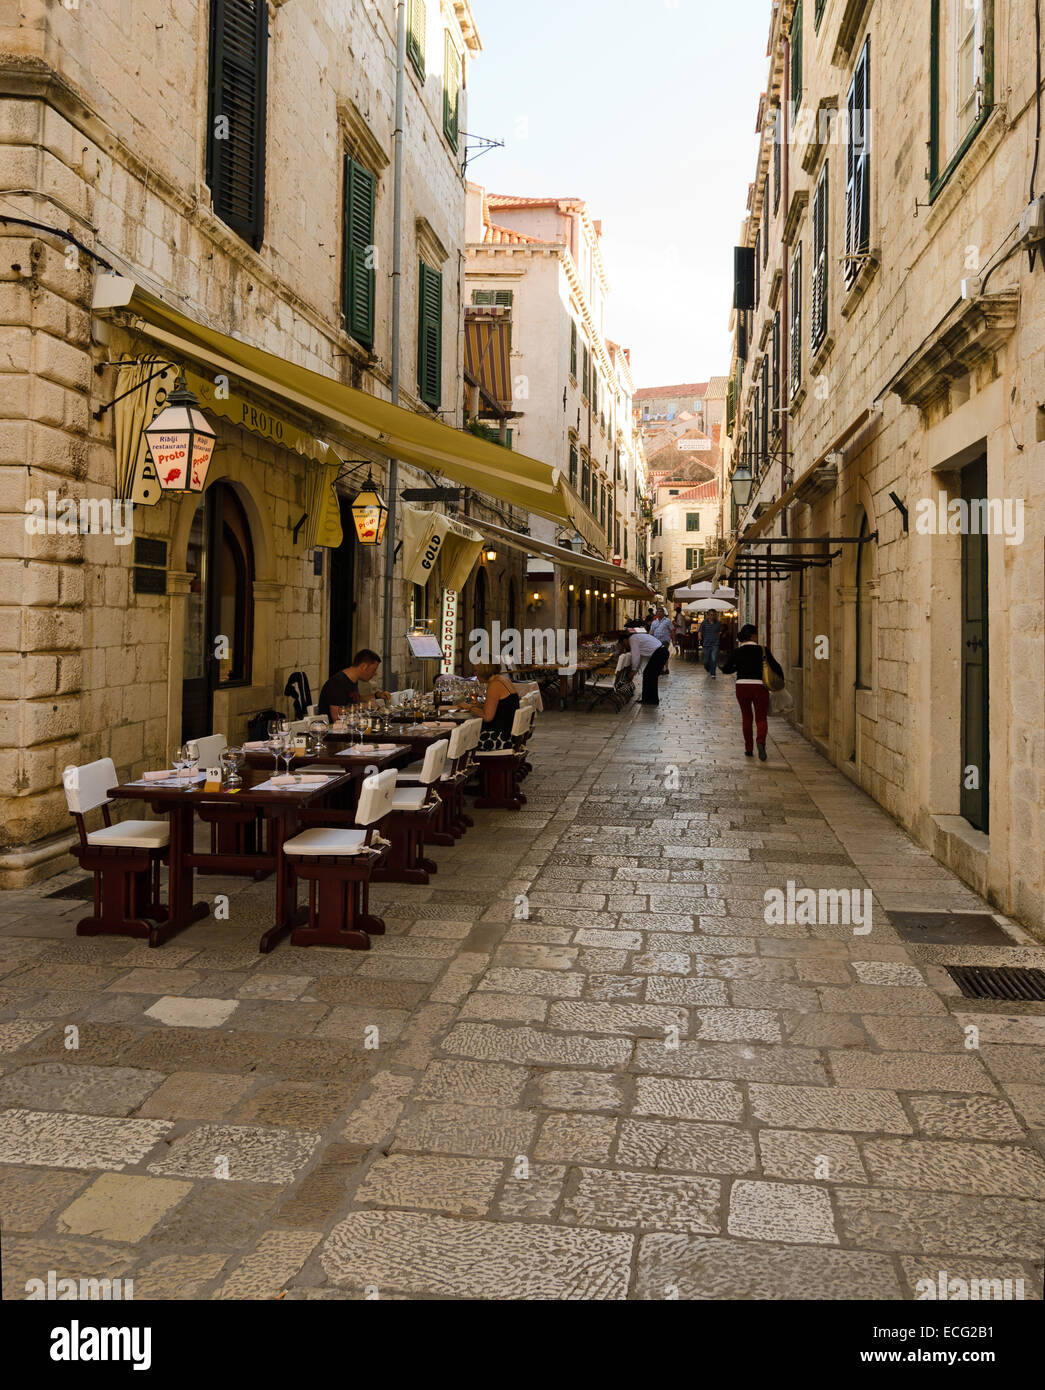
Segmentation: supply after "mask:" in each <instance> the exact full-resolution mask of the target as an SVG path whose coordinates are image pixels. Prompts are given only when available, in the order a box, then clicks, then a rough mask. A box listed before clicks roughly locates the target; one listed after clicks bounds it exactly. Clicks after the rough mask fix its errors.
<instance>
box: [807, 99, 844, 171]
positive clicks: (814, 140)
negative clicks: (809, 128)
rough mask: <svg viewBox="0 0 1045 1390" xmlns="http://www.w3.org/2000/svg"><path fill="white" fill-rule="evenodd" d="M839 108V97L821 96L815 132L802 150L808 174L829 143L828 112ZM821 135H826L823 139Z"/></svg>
mask: <svg viewBox="0 0 1045 1390" xmlns="http://www.w3.org/2000/svg"><path fill="white" fill-rule="evenodd" d="M837 110H838V97H837V95H836V96H826V97H821V98H820V104H819V106H818V107H817V108H816V114H815V117H814V125H813V134H812V135H811V136H810V139H809V143H808V144H807V145H806V147H805V149H804V150H803V151H802V168H803V169H804V170H805V171H806V173H807V174H811V173H812V172H813V170H814V169H815V168H816V166H817V164H818V163H819V162H820V154H821V152H822V150H823V148H824V146H825V145H826V144H827V139H826V137H827V134H828V121H829V116H828V112H831V111H837ZM821 136H823V137H825V138H824V139H821Z"/></svg>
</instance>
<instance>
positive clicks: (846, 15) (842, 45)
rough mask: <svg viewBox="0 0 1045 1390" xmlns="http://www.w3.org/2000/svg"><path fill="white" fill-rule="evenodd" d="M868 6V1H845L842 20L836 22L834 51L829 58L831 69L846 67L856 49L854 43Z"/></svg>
mask: <svg viewBox="0 0 1045 1390" xmlns="http://www.w3.org/2000/svg"><path fill="white" fill-rule="evenodd" d="M869 4H870V0H845V8H844V9H843V11H842V18H841V19H840V20H839V22H838V34H837V36H836V38H835V51H834V54H833V55H832V57H831V64H832V66H833V67H836V68H844V67H847V66H848V64H849V59H850V58H851V57H852V56H853V49H854V48H855V47H856V41H857V39H858V38H859V37H860V30H861V28H862V26H863V22H864V15H865V13H866V12H867V7H868V5H869Z"/></svg>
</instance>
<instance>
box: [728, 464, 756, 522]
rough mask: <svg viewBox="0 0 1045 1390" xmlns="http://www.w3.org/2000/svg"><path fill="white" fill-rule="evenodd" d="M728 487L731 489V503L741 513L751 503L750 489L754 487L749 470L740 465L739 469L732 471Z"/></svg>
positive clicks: (745, 466)
mask: <svg viewBox="0 0 1045 1390" xmlns="http://www.w3.org/2000/svg"><path fill="white" fill-rule="evenodd" d="M730 485H731V487H732V488H733V502H734V504H735V505H736V507H737V509H738V510H739V511H743V510H744V508H745V507H746V506H747V504H748V503H749V502H750V501H751V489H752V488H753V487H754V486H755V480H754V478H753V477H752V476H751V469H750V468H748V466H747V465H746V464H744V463H742V464H741V465H740V467H739V468H737V469H735V470H734V472H733V478H732V480H731V484H730Z"/></svg>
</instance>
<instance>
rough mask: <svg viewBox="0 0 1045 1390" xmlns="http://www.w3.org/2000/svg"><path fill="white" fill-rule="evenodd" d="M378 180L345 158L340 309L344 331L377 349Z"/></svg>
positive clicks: (348, 157) (358, 340)
mask: <svg viewBox="0 0 1045 1390" xmlns="http://www.w3.org/2000/svg"><path fill="white" fill-rule="evenodd" d="M376 194H377V180H376V179H375V177H374V175H373V174H372V173H371V172H370V170H369V169H364V168H363V166H362V165H361V164H357V163H356V162H355V160H354V159H353V158H352V157H351V155H347V154H346V155H345V187H344V202H343V220H344V225H343V230H342V237H341V308H342V312H343V313H344V316H345V329H346V331H347V332H348V333H349V334H350V335H351V337H353V338H355V340H356V341H357V342H359V343H362V344H363V346H364V347H368V348H372V347H373V346H374V298H375V284H376V275H375V270H374V265H373V258H374V202H375V198H376Z"/></svg>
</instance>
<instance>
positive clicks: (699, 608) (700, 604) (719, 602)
mask: <svg viewBox="0 0 1045 1390" xmlns="http://www.w3.org/2000/svg"><path fill="white" fill-rule="evenodd" d="M732 608H733V604H732V603H731V602H730V600H729V599H723V598H700V599H697V601H696V602H695V603H687V604H686V612H687V613H712V612H714V613H728V612H730V611H731V610H732Z"/></svg>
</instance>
